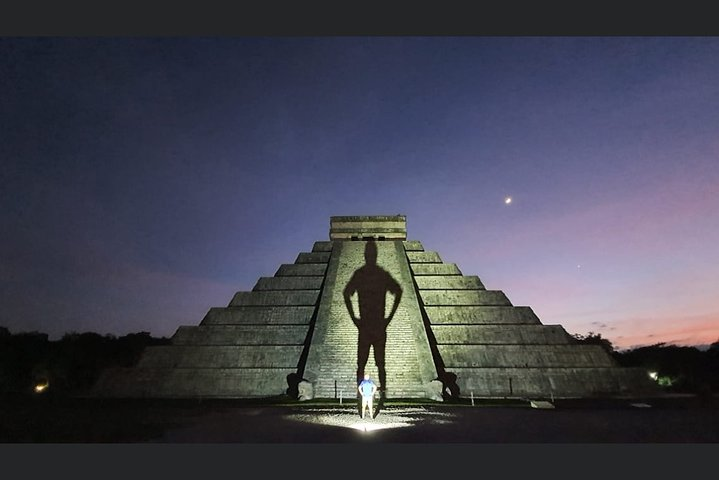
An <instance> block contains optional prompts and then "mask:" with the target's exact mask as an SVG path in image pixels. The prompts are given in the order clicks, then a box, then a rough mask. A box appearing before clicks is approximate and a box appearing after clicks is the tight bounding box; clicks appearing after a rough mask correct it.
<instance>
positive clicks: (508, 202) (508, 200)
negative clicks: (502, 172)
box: [504, 197, 512, 205]
mask: <svg viewBox="0 0 719 480" xmlns="http://www.w3.org/2000/svg"><path fill="white" fill-rule="evenodd" d="M504 203H505V205H509V204H510V203H512V197H506V198H505V199H504Z"/></svg>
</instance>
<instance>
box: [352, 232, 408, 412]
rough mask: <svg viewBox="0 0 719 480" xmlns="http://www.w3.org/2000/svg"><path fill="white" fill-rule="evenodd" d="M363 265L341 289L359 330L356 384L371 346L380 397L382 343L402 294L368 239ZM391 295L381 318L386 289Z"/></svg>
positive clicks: (384, 383)
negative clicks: (354, 303) (354, 298)
mask: <svg viewBox="0 0 719 480" xmlns="http://www.w3.org/2000/svg"><path fill="white" fill-rule="evenodd" d="M364 257H365V265H363V266H362V267H360V268H358V269H357V270H356V271H355V272H354V273H353V274H352V277H351V278H350V280H349V282H347V286H346V287H345V289H344V291H343V296H344V300H345V305H346V306H347V310H348V311H349V314H350V318H351V319H352V322H353V323H354V324H355V326H356V327H357V330H359V338H358V340H357V384H358V385H359V383H360V382H361V381H362V377H363V376H364V369H365V365H367V359H368V358H369V348H370V347H373V348H374V362H375V365H377V370H378V373H379V393H380V399H384V397H385V392H386V389H387V373H386V370H385V363H384V360H385V345H386V343H387V326H388V325H389V322H390V321H392V317H394V314H395V312H397V307H399V302H400V300H401V298H402V288H401V287H400V286H399V283H397V281H396V280H395V279H394V278H392V275H390V274H389V272H387V271H386V270H385V269H383V268H381V267H380V266H378V265H377V244H376V243H375V242H374V240H369V241H368V242H367V244H366V245H365V250H364ZM355 292H357V296H358V303H359V317H357V316H356V315H355V312H354V309H353V307H352V300H351V297H352V295H354V293H355ZM388 292H389V293H391V294H392V295H394V303H393V304H392V310H390V313H389V315H388V316H387V317H386V318H385V316H384V306H385V297H386V295H387V293H388Z"/></svg>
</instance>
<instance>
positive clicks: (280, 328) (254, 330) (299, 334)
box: [172, 325, 308, 345]
mask: <svg viewBox="0 0 719 480" xmlns="http://www.w3.org/2000/svg"><path fill="white" fill-rule="evenodd" d="M307 329H308V326H307V325H205V326H200V327H187V326H183V327H180V328H179V329H177V332H175V335H173V337H172V344H173V345H301V344H302V343H304V341H305V338H306V337H307Z"/></svg>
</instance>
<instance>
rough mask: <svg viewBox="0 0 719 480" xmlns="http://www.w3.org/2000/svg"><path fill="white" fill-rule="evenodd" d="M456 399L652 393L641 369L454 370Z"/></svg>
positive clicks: (650, 385) (654, 391) (653, 390)
mask: <svg viewBox="0 0 719 480" xmlns="http://www.w3.org/2000/svg"><path fill="white" fill-rule="evenodd" d="M452 373H454V374H455V375H457V386H458V387H459V389H460V396H461V397H464V398H470V397H472V396H473V397H475V398H482V397H491V398H498V397H515V398H517V397H519V398H521V397H524V398H532V397H534V398H549V397H550V396H554V397H555V398H572V397H601V396H605V395H616V394H621V393H622V392H623V393H625V394H630V393H631V394H635V395H636V394H637V393H641V392H645V393H646V394H652V393H654V394H655V393H656V385H652V384H651V382H650V381H649V378H648V376H647V373H646V370H644V369H641V368H604V367H588V368H571V367H569V368H456V367H455V368H454V369H453V370H452Z"/></svg>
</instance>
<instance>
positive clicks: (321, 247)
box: [312, 241, 332, 252]
mask: <svg viewBox="0 0 719 480" xmlns="http://www.w3.org/2000/svg"><path fill="white" fill-rule="evenodd" d="M312 251H313V252H331V251H332V242H331V241H329V242H315V244H314V245H313V246H312Z"/></svg>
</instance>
